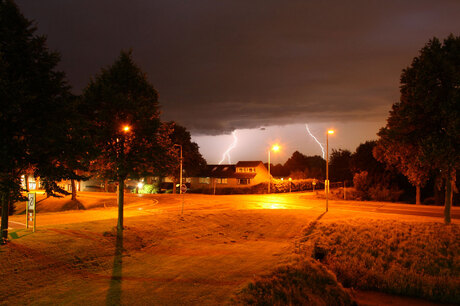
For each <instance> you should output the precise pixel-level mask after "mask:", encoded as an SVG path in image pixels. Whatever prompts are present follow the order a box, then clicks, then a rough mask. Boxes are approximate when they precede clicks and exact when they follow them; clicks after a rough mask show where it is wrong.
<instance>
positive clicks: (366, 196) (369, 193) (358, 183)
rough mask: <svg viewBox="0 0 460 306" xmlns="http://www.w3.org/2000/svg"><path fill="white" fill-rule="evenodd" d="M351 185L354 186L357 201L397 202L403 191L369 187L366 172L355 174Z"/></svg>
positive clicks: (383, 187)
mask: <svg viewBox="0 0 460 306" xmlns="http://www.w3.org/2000/svg"><path fill="white" fill-rule="evenodd" d="M353 184H354V186H355V190H356V197H357V200H364V201H369V200H372V201H392V202H395V201H397V200H399V198H400V197H401V195H402V194H403V191H401V190H398V189H396V188H393V189H390V188H388V187H386V186H384V185H381V184H374V185H371V184H370V182H369V179H368V173H367V171H361V172H358V173H355V175H354V177H353Z"/></svg>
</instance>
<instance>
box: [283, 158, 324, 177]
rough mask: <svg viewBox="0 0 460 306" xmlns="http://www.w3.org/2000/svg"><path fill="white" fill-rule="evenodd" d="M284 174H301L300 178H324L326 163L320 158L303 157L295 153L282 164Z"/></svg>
mask: <svg viewBox="0 0 460 306" xmlns="http://www.w3.org/2000/svg"><path fill="white" fill-rule="evenodd" d="M283 167H284V172H286V173H289V174H292V173H299V171H300V172H303V173H304V175H302V178H307V177H308V178H317V179H320V178H324V171H325V169H326V161H325V160H324V159H323V158H321V157H320V156H305V155H303V154H302V153H300V152H299V151H295V152H294V153H293V154H292V156H291V157H290V158H289V159H288V160H287V161H286V162H285V163H284V166H283Z"/></svg>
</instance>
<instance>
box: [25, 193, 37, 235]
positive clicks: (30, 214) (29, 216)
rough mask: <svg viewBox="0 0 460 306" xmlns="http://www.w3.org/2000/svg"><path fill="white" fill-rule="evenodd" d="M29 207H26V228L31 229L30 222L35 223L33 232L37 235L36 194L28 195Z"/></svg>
mask: <svg viewBox="0 0 460 306" xmlns="http://www.w3.org/2000/svg"><path fill="white" fill-rule="evenodd" d="M27 199H28V201H27V205H26V228H29V222H33V232H34V233H35V225H36V203H37V198H36V193H29V194H27Z"/></svg>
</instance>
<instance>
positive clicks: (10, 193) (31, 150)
mask: <svg viewBox="0 0 460 306" xmlns="http://www.w3.org/2000/svg"><path fill="white" fill-rule="evenodd" d="M35 31H36V28H35V27H34V26H32V23H31V22H30V21H28V20H27V19H26V18H25V17H24V16H23V15H22V14H21V13H20V11H19V9H18V7H17V6H16V4H15V3H14V2H13V1H10V0H1V1H0V101H1V102H0V103H1V107H0V134H1V135H2V137H0V148H1V150H0V195H1V196H0V200H1V204H2V205H1V206H2V222H1V238H0V240H1V242H4V241H6V239H7V237H8V215H9V207H10V206H11V205H12V203H14V202H15V201H17V200H19V199H22V196H21V191H22V189H21V185H20V175H21V174H23V173H24V172H25V171H26V169H34V172H35V173H36V174H37V173H40V175H41V176H42V178H43V179H44V180H49V178H50V177H51V176H52V173H54V172H55V170H56V166H58V164H59V162H58V158H59V156H60V155H61V154H62V153H59V152H62V148H61V144H62V143H61V140H62V139H63V138H65V134H66V125H65V123H64V120H65V118H66V117H67V112H66V105H67V103H68V102H69V100H70V99H71V94H70V88H69V87H68V86H67V84H66V81H65V78H64V74H63V73H62V72H59V71H57V70H56V66H57V64H58V62H59V55H58V54H57V53H55V52H50V51H49V50H48V48H47V47H46V38H45V37H44V36H39V35H36V34H35ZM54 190H56V186H55V184H54V185H53V184H50V185H49V186H48V191H49V192H50V193H53V191H54ZM58 191H59V190H58Z"/></svg>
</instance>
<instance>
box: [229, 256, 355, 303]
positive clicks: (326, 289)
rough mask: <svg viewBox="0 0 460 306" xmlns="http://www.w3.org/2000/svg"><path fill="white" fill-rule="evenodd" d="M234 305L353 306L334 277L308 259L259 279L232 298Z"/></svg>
mask: <svg viewBox="0 0 460 306" xmlns="http://www.w3.org/2000/svg"><path fill="white" fill-rule="evenodd" d="M233 302H234V304H238V305H356V303H355V302H354V301H353V299H352V298H351V296H350V294H349V293H348V292H347V290H346V289H344V288H343V287H342V285H340V284H339V283H338V282H337V279H336V278H335V276H334V275H333V274H332V273H331V272H330V271H328V270H326V268H324V267H323V266H322V265H321V264H319V263H317V262H315V261H313V260H308V261H305V262H303V263H298V264H295V265H289V266H283V267H280V268H278V269H276V270H275V271H274V272H272V273H271V274H269V275H266V276H262V277H259V278H258V279H257V280H256V281H255V282H253V283H250V284H249V285H248V286H247V287H246V288H244V289H243V290H242V291H241V292H239V293H238V294H237V295H236V297H235V298H234V299H233Z"/></svg>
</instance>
